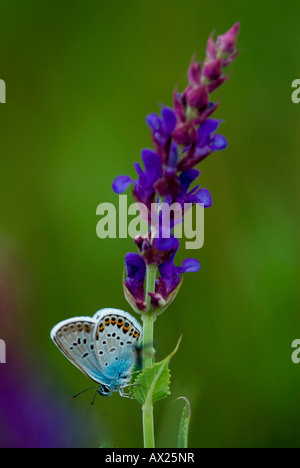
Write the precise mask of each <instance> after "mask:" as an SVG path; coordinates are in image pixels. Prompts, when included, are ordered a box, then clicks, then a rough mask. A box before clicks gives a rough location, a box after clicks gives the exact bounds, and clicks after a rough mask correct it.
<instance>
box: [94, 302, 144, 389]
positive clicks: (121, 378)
mask: <svg viewBox="0 0 300 468" xmlns="http://www.w3.org/2000/svg"><path fill="white" fill-rule="evenodd" d="M93 318H94V319H95V322H96V326H95V330H94V342H95V349H96V355H97V357H98V360H99V364H100V370H101V372H102V373H103V374H104V375H105V377H106V379H108V380H109V381H110V385H111V389H112V390H114V389H118V388H119V387H121V386H122V385H125V384H126V383H127V381H128V380H129V378H130V373H131V370H132V368H133V366H134V364H135V361H136V355H135V350H136V347H137V346H138V343H139V341H140V338H141V334H142V327H141V325H140V324H139V322H138V321H137V320H136V319H135V318H134V317H132V316H131V315H130V314H129V313H127V312H124V311H123V310H119V309H102V310H100V311H99V312H97V313H96V314H95V315H94V317H93Z"/></svg>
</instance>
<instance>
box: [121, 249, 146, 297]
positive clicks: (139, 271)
mask: <svg viewBox="0 0 300 468" xmlns="http://www.w3.org/2000/svg"><path fill="white" fill-rule="evenodd" d="M125 266H126V271H127V279H126V283H127V284H128V286H129V287H130V288H132V289H133V290H137V289H138V286H139V285H140V284H141V283H142V282H144V280H145V276H146V264H145V262H144V260H143V259H142V257H140V256H139V255H138V254H137V253H128V254H127V255H126V256H125Z"/></svg>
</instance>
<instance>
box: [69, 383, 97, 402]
mask: <svg viewBox="0 0 300 468" xmlns="http://www.w3.org/2000/svg"><path fill="white" fill-rule="evenodd" d="M96 387H98V385H94V386H93V387H90V388H86V389H85V390H82V392H79V393H77V394H76V395H74V396H72V397H71V398H68V401H69V400H74V398H76V397H78V396H79V395H81V394H82V393H84V392H87V391H88V390H92V388H96Z"/></svg>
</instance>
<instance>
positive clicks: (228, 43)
mask: <svg viewBox="0 0 300 468" xmlns="http://www.w3.org/2000/svg"><path fill="white" fill-rule="evenodd" d="M239 29H240V23H236V24H235V25H234V26H232V28H231V29H229V31H227V33H225V34H222V35H221V36H218V38H217V49H218V52H219V53H221V54H222V55H225V56H226V55H231V54H233V53H234V52H235V48H236V41H237V36H238V33H239Z"/></svg>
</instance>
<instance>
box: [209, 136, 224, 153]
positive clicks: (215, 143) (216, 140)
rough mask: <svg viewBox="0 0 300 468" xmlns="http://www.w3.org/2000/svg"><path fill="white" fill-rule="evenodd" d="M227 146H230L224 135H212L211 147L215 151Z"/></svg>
mask: <svg viewBox="0 0 300 468" xmlns="http://www.w3.org/2000/svg"><path fill="white" fill-rule="evenodd" d="M227 146H228V143H227V140H226V138H225V137H223V135H218V134H217V135H214V136H213V137H212V141H211V149H212V150H213V151H219V150H223V149H225V148H227Z"/></svg>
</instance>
